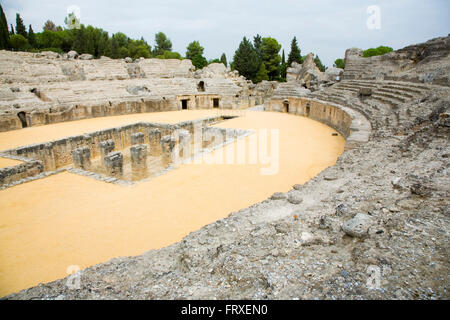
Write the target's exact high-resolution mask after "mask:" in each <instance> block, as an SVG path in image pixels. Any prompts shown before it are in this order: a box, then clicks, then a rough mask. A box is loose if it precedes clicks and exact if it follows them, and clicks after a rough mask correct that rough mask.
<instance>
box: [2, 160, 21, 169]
mask: <svg viewBox="0 0 450 320" xmlns="http://www.w3.org/2000/svg"><path fill="white" fill-rule="evenodd" d="M21 163H22V162H21V161H17V160H12V159H8V158H0V168H7V167H13V166H17V165H18V164H21Z"/></svg>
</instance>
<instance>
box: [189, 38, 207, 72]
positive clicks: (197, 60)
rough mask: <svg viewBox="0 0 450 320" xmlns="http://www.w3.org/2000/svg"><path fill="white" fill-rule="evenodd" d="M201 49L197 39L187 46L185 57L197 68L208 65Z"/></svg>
mask: <svg viewBox="0 0 450 320" xmlns="http://www.w3.org/2000/svg"><path fill="white" fill-rule="evenodd" d="M203 50H204V48H203V47H202V46H201V45H200V43H199V42H198V41H193V42H191V43H190V44H189V45H188V47H187V51H186V58H187V59H190V60H191V61H192V64H193V65H194V66H195V67H196V68H197V69H202V68H203V67H205V66H207V65H208V61H207V60H206V58H205V57H203Z"/></svg>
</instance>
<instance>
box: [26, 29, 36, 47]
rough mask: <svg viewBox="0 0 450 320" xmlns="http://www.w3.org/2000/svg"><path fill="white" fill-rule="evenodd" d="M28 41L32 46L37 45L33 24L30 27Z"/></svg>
mask: <svg viewBox="0 0 450 320" xmlns="http://www.w3.org/2000/svg"><path fill="white" fill-rule="evenodd" d="M28 43H29V44H30V46H31V47H32V48H35V47H36V35H35V34H34V31H33V28H32V27H31V24H30V27H29V28H28Z"/></svg>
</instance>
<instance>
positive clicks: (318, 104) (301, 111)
mask: <svg viewBox="0 0 450 320" xmlns="http://www.w3.org/2000/svg"><path fill="white" fill-rule="evenodd" d="M266 110H267V111H274V112H286V113H290V114H293V115H299V116H302V117H307V118H310V119H313V120H316V121H319V122H322V123H324V124H326V125H328V126H330V127H332V128H333V129H335V130H336V131H338V132H339V133H340V134H342V135H343V136H344V137H345V138H346V150H349V149H353V148H355V147H357V146H358V145H360V144H361V143H365V142H367V141H368V140H369V137H370V132H371V125H370V122H369V121H368V120H367V119H366V118H365V116H364V115H362V114H361V113H359V112H357V111H356V110H353V109H351V108H348V107H344V106H341V105H335V104H331V103H327V102H324V101H319V100H316V99H308V98H300V97H288V98H285V99H281V98H273V99H272V100H271V101H270V103H268V104H267V105H266Z"/></svg>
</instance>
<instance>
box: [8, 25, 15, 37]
mask: <svg viewBox="0 0 450 320" xmlns="http://www.w3.org/2000/svg"><path fill="white" fill-rule="evenodd" d="M15 34H16V33H15V32H14V27H13V25H12V23H11V32H10V33H9V35H10V36H13V35H15Z"/></svg>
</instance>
